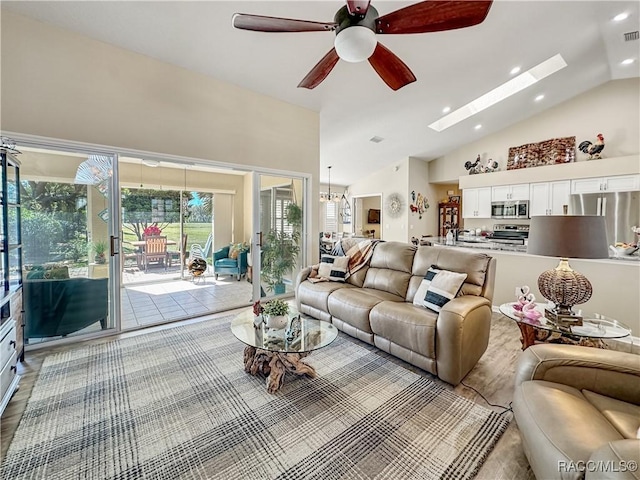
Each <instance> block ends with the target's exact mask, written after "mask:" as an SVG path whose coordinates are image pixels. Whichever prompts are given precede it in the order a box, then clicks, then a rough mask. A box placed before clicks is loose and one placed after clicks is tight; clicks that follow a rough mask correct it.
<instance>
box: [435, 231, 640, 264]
mask: <svg viewBox="0 0 640 480" xmlns="http://www.w3.org/2000/svg"><path fill="white" fill-rule="evenodd" d="M426 240H428V241H429V242H431V243H432V244H433V245H438V246H441V247H452V248H470V249H477V250H497V251H501V252H514V253H524V254H526V253H527V246H526V245H513V244H509V243H499V242H493V241H491V240H490V239H488V238H486V237H459V238H458V240H457V241H455V240H454V242H453V245H447V244H446V241H447V239H446V238H445V237H429V238H428V239H426ZM594 260H596V261H597V260H605V261H606V260H607V259H604V258H603V259H594ZM608 260H615V261H616V262H625V263H626V262H640V256H638V252H636V253H635V254H633V255H625V256H623V257H617V256H613V255H611V256H610V257H609V259H608Z"/></svg>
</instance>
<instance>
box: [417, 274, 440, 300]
mask: <svg viewBox="0 0 640 480" xmlns="http://www.w3.org/2000/svg"><path fill="white" fill-rule="evenodd" d="M439 271H440V270H438V269H437V268H429V270H427V273H426V274H425V276H424V278H423V279H422V282H420V286H419V287H418V290H417V291H416V293H415V294H414V296H413V304H414V305H416V306H418V307H424V299H425V297H426V296H427V290H429V285H431V281H432V280H433V278H434V277H435V276H436V275H437V274H438V272H439Z"/></svg>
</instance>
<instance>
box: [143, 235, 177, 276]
mask: <svg viewBox="0 0 640 480" xmlns="http://www.w3.org/2000/svg"><path fill="white" fill-rule="evenodd" d="M151 262H157V263H158V264H159V265H164V269H165V270H166V269H167V264H168V265H169V266H171V255H170V254H169V252H168V251H167V237H165V236H149V237H145V239H144V251H143V252H142V263H143V264H144V269H145V271H146V270H147V268H148V267H149V263H151Z"/></svg>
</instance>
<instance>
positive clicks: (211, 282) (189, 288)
mask: <svg viewBox="0 0 640 480" xmlns="http://www.w3.org/2000/svg"><path fill="white" fill-rule="evenodd" d="M146 275H149V274H146ZM165 278H166V277H165ZM251 288H252V285H251V284H250V283H249V282H247V281H245V280H241V281H239V282H238V281H237V280H236V279H235V278H232V277H224V278H220V279H219V280H216V279H215V278H214V277H213V276H205V277H204V278H202V279H198V280H196V281H190V280H169V281H161V282H157V283H146V284H144V285H135V284H129V285H126V284H125V286H124V287H123V289H122V328H123V330H130V329H135V328H139V327H141V326H146V325H151V324H156V323H164V322H170V321H175V320H179V319H183V318H187V317H193V316H198V315H204V314H209V313H216V312H221V311H224V310H230V309H233V308H238V307H242V306H249V305H251Z"/></svg>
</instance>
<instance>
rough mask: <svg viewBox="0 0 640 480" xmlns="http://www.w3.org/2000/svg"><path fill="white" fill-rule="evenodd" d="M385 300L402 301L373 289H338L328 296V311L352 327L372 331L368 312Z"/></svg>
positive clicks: (395, 296) (399, 298)
mask: <svg viewBox="0 0 640 480" xmlns="http://www.w3.org/2000/svg"><path fill="white" fill-rule="evenodd" d="M385 300H388V301H397V302H402V301H403V298H401V297H398V296H397V295H393V294H390V293H388V292H381V291H379V290H374V289H367V288H355V287H354V288H348V289H340V290H336V291H335V292H333V293H331V295H330V296H329V313H330V314H331V315H332V316H333V317H336V318H339V319H340V320H342V321H343V322H345V323H347V324H349V325H351V326H353V327H356V328H358V329H360V330H362V331H364V332H367V333H373V331H372V330H371V325H370V324H369V313H370V312H371V309H372V308H373V307H375V306H376V305H377V304H378V303H380V302H383V301H385Z"/></svg>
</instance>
